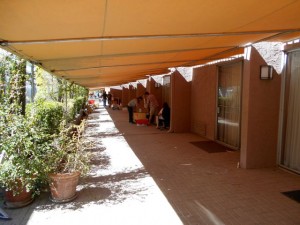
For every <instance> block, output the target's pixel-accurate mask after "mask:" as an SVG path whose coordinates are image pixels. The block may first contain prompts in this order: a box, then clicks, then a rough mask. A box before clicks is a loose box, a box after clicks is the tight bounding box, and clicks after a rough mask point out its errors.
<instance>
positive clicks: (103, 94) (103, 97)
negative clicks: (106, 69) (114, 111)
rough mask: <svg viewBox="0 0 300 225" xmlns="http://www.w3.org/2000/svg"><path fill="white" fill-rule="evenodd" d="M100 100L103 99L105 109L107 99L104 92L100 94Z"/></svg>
mask: <svg viewBox="0 0 300 225" xmlns="http://www.w3.org/2000/svg"><path fill="white" fill-rule="evenodd" d="M102 99H103V106H104V107H106V99H107V94H106V91H103V92H102Z"/></svg>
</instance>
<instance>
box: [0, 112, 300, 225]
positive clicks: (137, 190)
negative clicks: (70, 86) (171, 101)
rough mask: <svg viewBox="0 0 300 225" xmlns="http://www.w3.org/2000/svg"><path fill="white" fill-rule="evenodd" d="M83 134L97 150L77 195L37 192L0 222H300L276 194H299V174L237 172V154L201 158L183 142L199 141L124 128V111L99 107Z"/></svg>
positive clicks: (297, 212)
mask: <svg viewBox="0 0 300 225" xmlns="http://www.w3.org/2000/svg"><path fill="white" fill-rule="evenodd" d="M111 118H112V120H111ZM99 124H100V126H99ZM86 135H87V137H89V138H92V139H94V140H95V142H96V143H97V147H96V148H95V149H93V150H92V153H93V161H92V171H91V173H90V174H89V176H88V177H87V178H85V179H82V180H81V184H80V186H79V187H78V191H79V196H78V198H77V199H76V200H75V201H74V202H71V203H66V204H61V205H59V204H54V203H51V202H50V201H49V198H48V197H49V193H43V194H42V196H40V197H39V198H38V199H36V200H35V202H34V203H33V204H31V205H30V206H27V207H25V208H22V209H15V210H6V212H7V213H8V214H9V215H10V216H11V217H13V220H11V221H8V222H4V221H0V224H4V225H13V224H14V225H25V224H29V225H36V224H39V225H45V224H65V225H67V224H85V225H88V224H113V225H114V224H130V225H131V224H140V225H143V224H152V225H157V224H162V225H176V224H186V225H196V224H199V225H202V224H204V225H223V224H226V225H256V224H257V225H273V224H275V225H300V203H297V202H295V201H293V200H291V199H289V198H287V197H286V196H284V195H282V194H281V192H284V191H290V190H296V189H300V176H299V175H295V174H292V173H289V172H286V171H283V170H282V169H279V168H268V169H252V170H245V169H239V168H237V162H238V160H239V152H232V151H230V152H220V153H207V152H205V151H203V150H201V149H199V148H197V147H195V146H194V145H192V144H191V143H190V142H193V141H200V140H204V139H203V138H201V137H199V136H197V135H194V134H191V133H180V134H177V133H168V132H166V131H160V130H157V129H155V127H146V126H136V125H133V124H129V123H128V116H127V111H125V110H111V109H108V110H105V109H103V108H100V109H99V110H97V111H96V112H95V113H93V114H91V115H90V117H89V127H88V131H87V134H86Z"/></svg>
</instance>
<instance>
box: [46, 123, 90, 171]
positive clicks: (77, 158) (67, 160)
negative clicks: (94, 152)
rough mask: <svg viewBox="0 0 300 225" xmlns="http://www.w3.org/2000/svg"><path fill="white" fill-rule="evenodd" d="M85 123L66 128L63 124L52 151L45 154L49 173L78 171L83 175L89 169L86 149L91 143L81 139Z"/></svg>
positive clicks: (88, 155) (88, 154)
mask: <svg viewBox="0 0 300 225" xmlns="http://www.w3.org/2000/svg"><path fill="white" fill-rule="evenodd" d="M84 126H85V121H82V123H81V124H80V125H73V124H72V125H70V126H66V123H65V122H63V123H62V124H61V126H60V133H59V134H58V135H56V137H55V139H54V142H53V147H52V151H48V152H47V155H46V157H47V165H48V166H47V169H48V172H49V173H71V172H75V171H78V172H80V173H81V175H85V174H86V173H87V172H88V171H89V168H90V153H89V152H88V151H87V149H89V148H91V147H92V142H91V141H88V140H86V139H84V138H82V133H83V130H84Z"/></svg>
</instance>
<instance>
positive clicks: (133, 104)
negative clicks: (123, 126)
mask: <svg viewBox="0 0 300 225" xmlns="http://www.w3.org/2000/svg"><path fill="white" fill-rule="evenodd" d="M142 100H143V98H142V97H138V98H134V99H132V100H131V101H129V102H128V105H127V109H128V115H129V123H134V121H133V111H134V107H136V106H138V105H139V103H140V101H142Z"/></svg>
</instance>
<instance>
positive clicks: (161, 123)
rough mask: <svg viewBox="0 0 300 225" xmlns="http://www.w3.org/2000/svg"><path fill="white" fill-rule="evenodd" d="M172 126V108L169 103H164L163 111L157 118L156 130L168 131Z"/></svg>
mask: <svg viewBox="0 0 300 225" xmlns="http://www.w3.org/2000/svg"><path fill="white" fill-rule="evenodd" d="M169 126H170V107H169V105H168V103H166V102H165V103H164V104H163V107H162V109H161V110H160V111H159V113H158V116H157V117H156V128H158V129H159V128H162V129H163V128H165V129H167V128H168V127H169Z"/></svg>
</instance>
